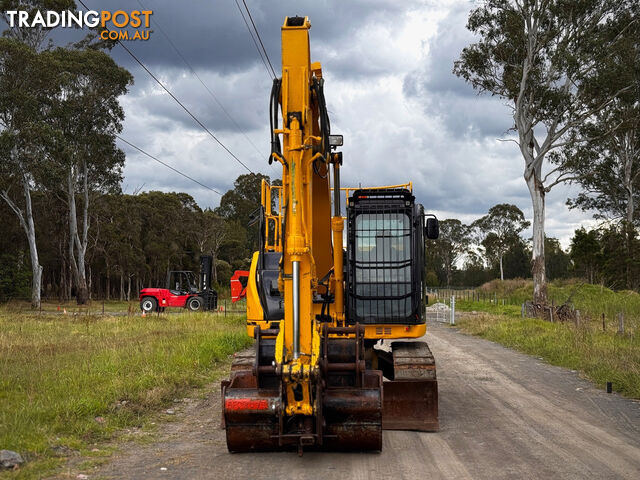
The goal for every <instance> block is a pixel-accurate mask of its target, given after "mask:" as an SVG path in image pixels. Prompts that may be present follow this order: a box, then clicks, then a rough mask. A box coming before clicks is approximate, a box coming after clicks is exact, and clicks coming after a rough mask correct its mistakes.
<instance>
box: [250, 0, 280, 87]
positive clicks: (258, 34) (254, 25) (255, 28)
mask: <svg viewBox="0 0 640 480" xmlns="http://www.w3.org/2000/svg"><path fill="white" fill-rule="evenodd" d="M242 3H243V4H244V8H245V10H246V11H247V14H248V15H249V20H251V25H253V29H254V30H255V31H256V36H257V37H258V41H259V42H260V46H261V47H262V51H263V52H264V56H265V57H266V59H267V62H269V66H270V67H271V72H272V73H273V78H276V77H277V75H276V71H275V70H274V69H273V65H272V64H271V60H269V55H268V54H267V50H266V49H265V48H264V43H262V38H260V32H258V27H256V24H255V22H254V21H253V17H252V16H251V12H250V11H249V7H248V6H247V2H245V0H242Z"/></svg>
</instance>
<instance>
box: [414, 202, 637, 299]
mask: <svg viewBox="0 0 640 480" xmlns="http://www.w3.org/2000/svg"><path fill="white" fill-rule="evenodd" d="M596 216H599V214H596ZM529 225H530V223H529V222H528V221H527V220H525V218H524V214H523V213H522V211H521V210H520V209H519V208H518V207H517V206H515V205H510V204H499V205H495V206H493V207H491V208H490V209H489V212H488V213H487V214H486V215H484V216H483V217H481V218H479V219H477V220H475V221H474V222H471V223H470V224H468V225H465V224H464V223H462V222H461V221H460V220H458V219H445V220H441V221H440V238H439V239H438V240H427V250H426V278H425V283H426V285H427V286H428V287H438V286H447V287H449V286H465V287H476V286H479V285H482V284H483V283H485V282H488V281H490V280H493V279H496V278H499V279H501V280H504V279H512V278H529V277H531V254H532V252H531V251H532V245H531V244H532V240H531V238H525V237H523V236H522V232H523V230H524V229H526V228H527V227H529ZM626 225H627V224H626V223H625V222H610V221H607V222H603V223H601V224H600V225H599V226H597V227H594V228H592V229H590V230H587V229H586V228H584V227H580V228H578V229H577V230H575V231H574V233H573V237H572V238H571V241H570V245H569V247H568V248H567V249H566V250H565V249H563V248H562V246H561V244H560V241H559V240H558V239H556V238H552V237H547V236H545V239H544V249H545V252H546V254H545V270H546V274H547V278H548V279H549V280H555V279H561V278H569V277H577V278H582V279H584V281H586V282H589V283H597V284H602V285H605V286H606V287H608V288H610V289H612V290H622V289H628V290H635V291H639V290H640V239H639V238H638V235H637V231H636V230H635V229H631V230H629V229H628V228H627V226H626ZM629 233H631V241H630V243H629Z"/></svg>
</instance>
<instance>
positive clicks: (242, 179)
mask: <svg viewBox="0 0 640 480" xmlns="http://www.w3.org/2000/svg"><path fill="white" fill-rule="evenodd" d="M262 180H267V181H269V180H270V179H269V176H267V175H263V174H261V173H248V174H245V175H240V176H239V177H238V178H237V179H236V181H235V182H234V183H233V186H234V188H233V190H229V191H228V192H226V193H225V194H224V195H223V196H222V199H221V200H220V206H219V207H218V208H216V209H215V213H216V214H218V215H220V216H221V217H223V218H225V219H226V220H229V221H234V222H236V227H237V228H239V229H241V230H244V231H245V232H247V235H246V237H245V242H246V243H245V248H246V250H245V252H244V255H245V257H248V256H249V254H250V252H253V251H255V250H257V249H258V245H259V238H258V233H259V231H258V226H259V225H258V224H259V222H257V221H255V220H257V218H258V214H259V209H260V205H261V201H260V195H261V191H262V188H261V185H262ZM249 223H252V226H249Z"/></svg>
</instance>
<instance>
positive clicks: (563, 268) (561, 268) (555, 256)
mask: <svg viewBox="0 0 640 480" xmlns="http://www.w3.org/2000/svg"><path fill="white" fill-rule="evenodd" d="M544 245H545V246H544V248H545V252H547V254H546V255H545V262H546V270H547V273H548V276H549V279H550V280H554V279H556V278H567V277H568V276H569V265H570V264H571V259H570V257H569V254H567V252H565V251H564V250H563V249H562V246H561V245H560V242H559V241H558V239H557V238H550V237H545V239H544Z"/></svg>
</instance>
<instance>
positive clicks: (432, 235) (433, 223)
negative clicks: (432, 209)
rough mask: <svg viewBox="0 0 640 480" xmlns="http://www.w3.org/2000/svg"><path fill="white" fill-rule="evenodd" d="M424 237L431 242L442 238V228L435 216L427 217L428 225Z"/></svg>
mask: <svg viewBox="0 0 640 480" xmlns="http://www.w3.org/2000/svg"><path fill="white" fill-rule="evenodd" d="M424 236H425V237H427V238H428V239H429V240H436V239H437V238H438V237H439V236H440V226H439V225H438V219H437V218H436V217H435V215H431V216H429V217H427V225H426V227H425V229H424Z"/></svg>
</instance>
